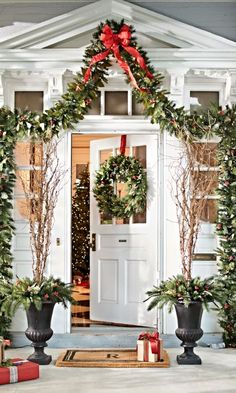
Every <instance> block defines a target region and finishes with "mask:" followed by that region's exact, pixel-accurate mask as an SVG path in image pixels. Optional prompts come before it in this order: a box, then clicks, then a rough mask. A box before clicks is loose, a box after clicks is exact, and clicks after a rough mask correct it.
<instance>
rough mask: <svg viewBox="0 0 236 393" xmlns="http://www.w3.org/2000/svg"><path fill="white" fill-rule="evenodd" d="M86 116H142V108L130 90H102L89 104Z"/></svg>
mask: <svg viewBox="0 0 236 393" xmlns="http://www.w3.org/2000/svg"><path fill="white" fill-rule="evenodd" d="M87 115H89V116H92V115H97V116H99V115H101V116H144V107H143V105H142V104H141V103H138V102H137V100H136V98H135V96H134V94H132V90H128V89H126V90H125V89H121V90H117V89H116V90H105V89H104V90H102V91H100V92H99V93H98V97H97V98H96V99H95V100H94V101H93V102H92V103H91V104H90V108H88V112H87Z"/></svg>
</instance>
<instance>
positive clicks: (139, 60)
mask: <svg viewBox="0 0 236 393" xmlns="http://www.w3.org/2000/svg"><path fill="white" fill-rule="evenodd" d="M124 49H125V50H126V52H128V53H129V54H130V55H131V56H133V57H134V58H135V59H136V60H137V63H138V64H139V65H140V67H141V68H142V69H143V70H144V71H146V74H147V76H148V78H149V79H153V78H154V75H153V74H152V73H151V72H150V71H149V69H148V67H147V65H146V63H145V60H144V58H143V57H142V56H141V54H140V53H139V51H138V50H137V49H136V48H133V47H132V46H128V47H124Z"/></svg>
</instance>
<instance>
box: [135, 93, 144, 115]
mask: <svg viewBox="0 0 236 393" xmlns="http://www.w3.org/2000/svg"><path fill="white" fill-rule="evenodd" d="M132 115H134V116H141V115H144V106H143V104H142V103H141V102H138V101H137V99H136V97H135V95H134V94H133V95H132Z"/></svg>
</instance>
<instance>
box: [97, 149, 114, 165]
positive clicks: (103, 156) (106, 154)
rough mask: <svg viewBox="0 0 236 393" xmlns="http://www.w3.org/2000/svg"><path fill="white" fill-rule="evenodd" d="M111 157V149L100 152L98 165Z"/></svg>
mask: <svg viewBox="0 0 236 393" xmlns="http://www.w3.org/2000/svg"><path fill="white" fill-rule="evenodd" d="M111 156H112V149H106V150H100V160H99V161H100V164H103V163H104V161H106V160H107V159H108V158H109V157H111Z"/></svg>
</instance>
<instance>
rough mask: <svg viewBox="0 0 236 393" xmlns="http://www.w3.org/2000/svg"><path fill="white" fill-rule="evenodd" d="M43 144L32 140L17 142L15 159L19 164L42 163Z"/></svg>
mask: <svg viewBox="0 0 236 393" xmlns="http://www.w3.org/2000/svg"><path fill="white" fill-rule="evenodd" d="M42 152H43V149H42V144H40V143H36V144H32V143H30V142H17V144H16V148H15V159H16V164H17V166H29V165H36V166H37V165H41V162H42Z"/></svg>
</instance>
